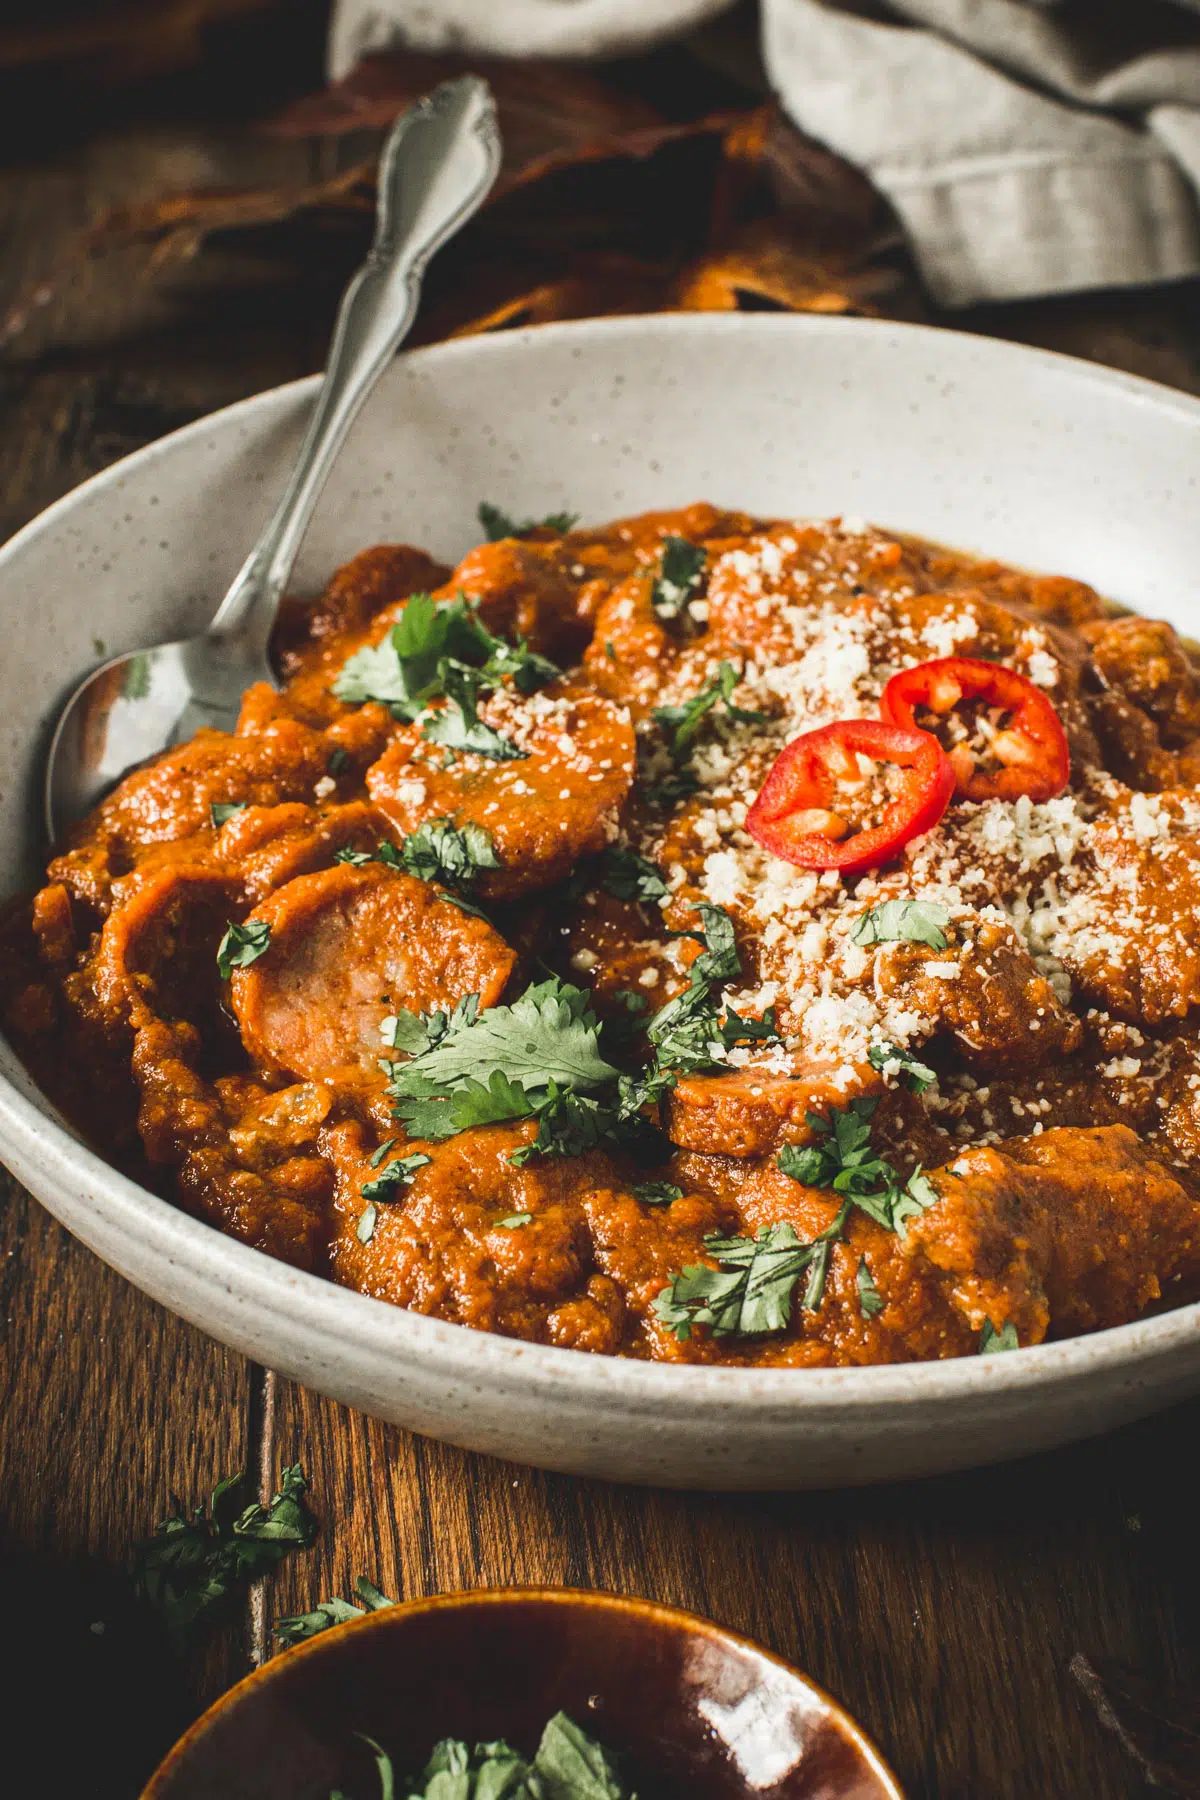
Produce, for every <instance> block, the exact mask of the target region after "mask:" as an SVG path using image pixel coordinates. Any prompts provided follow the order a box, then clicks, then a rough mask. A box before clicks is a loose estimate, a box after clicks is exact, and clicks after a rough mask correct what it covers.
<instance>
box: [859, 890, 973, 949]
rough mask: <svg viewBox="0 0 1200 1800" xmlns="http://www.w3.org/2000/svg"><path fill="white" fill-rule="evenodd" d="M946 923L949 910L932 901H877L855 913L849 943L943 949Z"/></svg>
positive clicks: (867, 945)
mask: <svg viewBox="0 0 1200 1800" xmlns="http://www.w3.org/2000/svg"><path fill="white" fill-rule="evenodd" d="M949 923H950V914H949V911H948V910H947V908H946V907H944V906H940V905H939V904H938V902H937V901H936V900H881V901H880V903H879V905H878V906H872V907H869V908H868V910H867V911H866V912H865V913H860V914H859V916H858V918H857V919H856V920H855V922H854V928H853V930H852V931H851V933H850V941H851V943H853V944H860V945H863V946H866V947H869V946H871V945H872V944H899V943H905V942H908V943H912V944H928V945H929V948H930V949H931V950H944V949H945V948H946V946H947V944H948V943H949V941H950V940H949V938H948V937H947V936H946V932H945V929H944V928H945V926H947V925H948V924H949Z"/></svg>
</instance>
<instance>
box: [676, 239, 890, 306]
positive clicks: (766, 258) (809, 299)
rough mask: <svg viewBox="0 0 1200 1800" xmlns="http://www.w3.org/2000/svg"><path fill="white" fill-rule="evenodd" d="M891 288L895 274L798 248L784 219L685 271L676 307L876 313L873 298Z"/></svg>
mask: <svg viewBox="0 0 1200 1800" xmlns="http://www.w3.org/2000/svg"><path fill="white" fill-rule="evenodd" d="M890 284H891V277H890V275H889V274H887V273H881V272H880V271H878V270H873V269H855V268H853V267H852V266H851V265H850V264H849V263H848V262H847V260H846V259H845V258H838V257H835V256H820V255H818V254H816V253H815V252H813V251H812V250H809V249H808V248H806V247H805V246H803V245H800V244H797V243H795V242H794V241H793V240H792V238H791V235H790V233H789V228H788V226H787V224H786V222H785V221H784V220H782V219H764V220H760V221H759V222H758V223H757V224H755V225H752V226H750V227H748V228H747V229H746V230H745V231H743V232H741V233H739V234H738V237H737V240H736V242H735V243H734V244H732V245H731V246H730V247H729V248H728V249H726V250H723V251H717V252H714V253H712V254H710V255H707V256H702V257H701V258H700V259H699V260H698V261H696V262H694V263H692V264H691V266H690V267H689V268H687V269H685V270H684V271H683V273H682V274H681V275H680V277H679V279H678V281H677V282H676V284H675V289H674V303H675V305H676V306H677V307H679V309H680V310H681V311H683V312H746V311H769V310H778V311H781V312H818V313H866V314H875V313H877V311H878V308H877V307H876V306H875V305H874V304H873V302H872V299H871V296H872V295H873V294H878V293H880V292H882V291H884V289H885V288H886V287H887V286H889V285H890Z"/></svg>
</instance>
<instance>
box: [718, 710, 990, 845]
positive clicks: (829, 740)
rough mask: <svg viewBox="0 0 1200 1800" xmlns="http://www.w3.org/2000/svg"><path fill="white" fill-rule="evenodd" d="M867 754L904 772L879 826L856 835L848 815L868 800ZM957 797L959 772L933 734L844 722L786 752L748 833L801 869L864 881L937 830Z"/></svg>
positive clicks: (749, 817)
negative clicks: (849, 807) (867, 872)
mask: <svg viewBox="0 0 1200 1800" xmlns="http://www.w3.org/2000/svg"><path fill="white" fill-rule="evenodd" d="M860 756H866V757H869V758H870V759H871V761H872V762H877V763H887V764H890V765H892V766H893V767H894V768H895V769H897V770H898V771H900V772H901V773H900V774H899V775H898V777H896V778H894V782H893V786H892V790H891V792H890V793H889V794H888V796H887V797H886V798H885V799H884V800H883V801H882V803H881V805H880V806H879V807H878V808H877V809H876V812H877V822H876V823H874V824H871V825H867V826H866V827H864V828H862V829H858V830H856V829H855V827H854V825H853V824H852V823H851V822H850V821H849V820H848V819H847V818H846V817H845V816H844V809H845V805H846V799H847V798H848V797H853V790H854V789H858V790H859V792H860V794H861V792H862V790H864V789H865V788H866V786H867V782H868V780H869V779H870V778H869V777H867V776H864V774H863V771H862V766H861V764H860V763H859V760H858V759H859V757H860ZM847 789H849V790H851V795H849V796H848V795H847ZM953 792H954V771H953V769H952V768H951V767H950V764H949V762H948V761H947V760H946V753H945V751H944V750H943V749H942V747H941V745H940V744H939V743H938V741H937V739H936V738H935V737H933V736H932V735H931V734H930V733H929V732H928V731H915V730H913V729H911V728H909V727H906V726H901V725H888V724H885V723H881V722H880V721H879V720H878V719H840V720H839V721H838V723H837V724H836V725H823V726H822V727H821V729H820V730H819V731H806V732H805V733H804V735H803V737H798V738H793V739H792V741H791V743H790V744H788V746H787V747H786V749H784V750H781V751H780V753H779V755H778V756H777V757H776V759H775V761H774V763H773V764H772V766H771V770H770V773H769V774H768V776H767V779H766V780H765V781H764V782H763V785H762V788H761V790H760V792H759V795H758V798H757V800H755V802H754V804H753V806H752V807H751V808H750V811H749V812H748V813H747V814H746V830H747V831H748V832H749V833H750V836H751V837H752V838H754V840H755V842H756V843H759V844H761V845H762V847H763V849H764V850H769V851H770V852H771V854H772V855H773V856H778V857H781V858H782V859H783V861H784V862H790V863H795V864H796V866H797V868H801V869H840V870H841V872H842V874H843V875H861V874H862V872H863V871H864V869H877V868H879V866H880V865H881V864H882V863H885V862H889V861H890V860H891V859H892V857H894V856H896V855H897V854H898V853H899V852H900V851H901V850H902V849H903V847H904V845H905V844H907V843H908V841H909V839H910V838H915V837H919V836H920V835H921V833H922V832H923V831H928V830H929V829H930V828H931V827H932V826H934V825H936V824H937V822H938V820H939V819H940V818H941V816H942V814H943V813H944V812H945V810H946V808H947V806H948V805H949V804H950V796H951V794H952V793H953Z"/></svg>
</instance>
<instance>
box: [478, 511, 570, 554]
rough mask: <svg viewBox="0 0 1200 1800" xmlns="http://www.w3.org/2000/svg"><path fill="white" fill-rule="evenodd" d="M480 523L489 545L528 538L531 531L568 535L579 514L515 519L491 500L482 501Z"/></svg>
mask: <svg viewBox="0 0 1200 1800" xmlns="http://www.w3.org/2000/svg"><path fill="white" fill-rule="evenodd" d="M477 516H478V519H479V523H480V524H481V525H482V527H483V530H484V533H485V535H486V537H487V539H488V542H489V543H492V544H494V543H496V542H498V540H499V539H500V538H519V537H527V536H528V535H529V533H530V532H531V531H538V530H542V531H558V532H562V533H566V532H568V531H570V530H571V529H572V528H573V527H574V526H576V525H578V523H579V514H578V513H573V512H555V513H547V514H546V516H545V518H544V519H522V520H520V521H518V520H516V519H514V518H513V516H512V514H511V513H506V512H505V511H504V509H503V507H500V506H493V505H492V503H491V501H490V500H481V501H480V502H479V510H478V515H477Z"/></svg>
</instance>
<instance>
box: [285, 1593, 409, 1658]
mask: <svg viewBox="0 0 1200 1800" xmlns="http://www.w3.org/2000/svg"><path fill="white" fill-rule="evenodd" d="M354 1591H355V1593H356V1594H357V1595H358V1597H359V1599H360V1600H361V1601H362V1605H361V1606H355V1605H354V1603H353V1601H351V1600H342V1599H338V1598H335V1599H333V1600H322V1601H320V1602H319V1603H318V1604H317V1605H316V1606H314V1607H313V1610H312V1611H311V1612H307V1613H296V1614H294V1615H293V1616H292V1617H291V1618H288V1619H276V1621H275V1635H276V1637H277V1638H278V1639H279V1641H280V1643H281V1644H282V1645H283V1646H284V1648H285V1649H287V1648H288V1647H289V1646H290V1645H292V1644H302V1643H303V1642H304V1641H305V1639H306V1638H311V1637H317V1636H319V1634H320V1633H321V1632H322V1631H328V1630H329V1629H330V1627H331V1626H333V1625H344V1624H345V1622H346V1620H347V1619H361V1618H363V1617H364V1616H365V1615H366V1614H367V1613H371V1612H382V1611H383V1609H384V1608H385V1607H388V1606H395V1604H396V1602H395V1601H394V1600H389V1598H388V1596H387V1595H386V1594H384V1593H382V1592H381V1591H380V1590H379V1588H377V1587H376V1586H375V1583H374V1582H373V1581H368V1580H367V1578H366V1576H365V1575H360V1576H359V1577H358V1579H357V1580H356V1582H355V1583H354Z"/></svg>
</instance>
